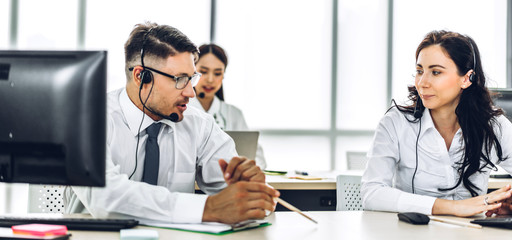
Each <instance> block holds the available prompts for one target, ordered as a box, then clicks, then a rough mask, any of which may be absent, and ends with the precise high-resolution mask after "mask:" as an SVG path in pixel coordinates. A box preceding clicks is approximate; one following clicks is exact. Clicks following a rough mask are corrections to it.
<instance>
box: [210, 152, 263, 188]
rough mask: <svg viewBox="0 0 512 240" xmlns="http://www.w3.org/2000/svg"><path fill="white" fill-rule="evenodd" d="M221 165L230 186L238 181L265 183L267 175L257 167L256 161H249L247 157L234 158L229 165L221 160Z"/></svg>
mask: <svg viewBox="0 0 512 240" xmlns="http://www.w3.org/2000/svg"><path fill="white" fill-rule="evenodd" d="M219 165H220V169H222V173H223V175H224V180H226V183H227V184H228V185H231V184H233V183H236V182H238V181H248V182H261V183H265V174H264V173H263V172H262V171H261V169H260V168H259V167H258V166H256V162H255V161H254V160H249V159H247V158H246V157H234V158H232V159H231V161H230V162H229V163H227V162H226V161H225V160H224V159H220V160H219Z"/></svg>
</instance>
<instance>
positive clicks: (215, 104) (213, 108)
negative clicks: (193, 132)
mask: <svg viewBox="0 0 512 240" xmlns="http://www.w3.org/2000/svg"><path fill="white" fill-rule="evenodd" d="M218 112H220V99H219V98H218V97H217V96H213V102H212V105H211V106H210V109H209V110H208V111H207V113H209V114H212V115H213V114H214V113H218Z"/></svg>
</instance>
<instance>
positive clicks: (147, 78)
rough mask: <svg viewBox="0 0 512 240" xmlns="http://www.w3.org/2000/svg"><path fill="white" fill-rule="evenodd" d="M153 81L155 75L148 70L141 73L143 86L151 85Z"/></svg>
mask: <svg viewBox="0 0 512 240" xmlns="http://www.w3.org/2000/svg"><path fill="white" fill-rule="evenodd" d="M151 81H153V74H152V73H151V72H150V71H148V70H142V71H141V72H140V82H141V85H142V84H146V83H150V82H151Z"/></svg>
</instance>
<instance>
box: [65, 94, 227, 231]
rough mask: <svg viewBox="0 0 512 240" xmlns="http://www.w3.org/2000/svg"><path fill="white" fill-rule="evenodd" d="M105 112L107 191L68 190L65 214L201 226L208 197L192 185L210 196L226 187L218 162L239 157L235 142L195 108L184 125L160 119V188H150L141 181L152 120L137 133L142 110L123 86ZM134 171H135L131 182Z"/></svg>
mask: <svg viewBox="0 0 512 240" xmlns="http://www.w3.org/2000/svg"><path fill="white" fill-rule="evenodd" d="M107 113H108V114H107V116H108V119H107V121H108V124H107V131H108V132H107V156H106V163H107V173H106V187H105V188H96V187H93V188H91V187H73V191H70V190H69V189H68V190H67V191H66V193H65V199H66V200H65V202H66V205H67V212H89V213H91V214H92V215H93V216H95V217H129V218H135V219H138V220H140V221H141V222H144V221H147V220H151V221H163V222H174V223H199V222H201V220H202V215H203V210H204V205H205V202H206V198H207V196H206V195H202V194H194V191H195V190H194V181H197V184H198V186H199V187H200V188H201V190H203V191H204V192H205V193H207V194H214V193H217V192H219V191H220V190H222V189H223V188H224V187H226V183H225V181H224V178H223V176H222V171H221V169H220V167H219V163H218V160H219V159H221V158H222V159H224V160H226V161H228V162H229V160H231V158H232V157H234V156H236V150H235V145H234V142H233V140H232V139H231V138H230V137H229V136H228V135H227V134H226V133H224V131H222V130H221V129H220V128H219V127H218V126H217V124H216V123H215V121H214V119H213V118H212V117H211V116H210V115H208V114H206V113H204V112H202V111H200V110H198V109H196V108H193V107H192V108H187V110H186V111H185V112H184V118H183V120H182V121H181V122H178V123H174V122H172V121H169V120H166V119H163V120H160V121H159V122H161V123H163V124H162V125H163V126H162V128H161V129H160V132H159V134H158V144H159V148H160V165H159V174H158V184H157V185H156V186H155V185H150V184H147V183H144V182H141V179H142V174H143V168H144V157H145V143H146V140H147V134H146V131H145V130H146V128H147V127H149V126H150V125H151V124H152V123H154V121H153V120H152V119H151V118H150V117H149V116H147V115H146V116H145V117H144V120H143V122H142V126H141V127H140V133H139V132H138V129H139V125H140V124H141V120H142V111H141V110H140V109H138V108H137V107H136V106H135V105H134V104H133V103H132V102H131V100H130V99H129V98H128V95H127V93H126V89H124V88H123V89H119V90H116V91H113V92H110V93H109V94H108V112H107ZM138 134H139V135H140V139H139V146H138V151H137V153H136V152H135V151H136V149H137V135H138ZM135 154H137V162H138V163H137V166H136V164H135ZM134 169H136V170H135V173H134V174H133V176H132V178H131V179H128V178H129V176H130V175H131V174H132V172H133V171H134ZM82 204H83V205H82ZM84 207H85V208H84ZM84 210H85V211H84Z"/></svg>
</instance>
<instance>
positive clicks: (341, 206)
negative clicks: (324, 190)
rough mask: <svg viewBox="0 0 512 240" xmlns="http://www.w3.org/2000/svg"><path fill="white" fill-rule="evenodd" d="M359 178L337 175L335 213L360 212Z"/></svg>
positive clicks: (361, 208)
mask: <svg viewBox="0 0 512 240" xmlns="http://www.w3.org/2000/svg"><path fill="white" fill-rule="evenodd" d="M360 189H361V176H357V175H338V177H337V178H336V198H337V205H336V211H362V210H363V203H362V201H361V194H360Z"/></svg>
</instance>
